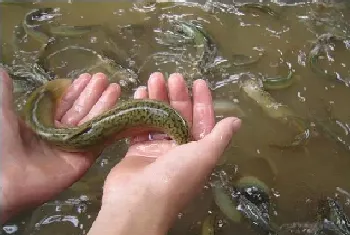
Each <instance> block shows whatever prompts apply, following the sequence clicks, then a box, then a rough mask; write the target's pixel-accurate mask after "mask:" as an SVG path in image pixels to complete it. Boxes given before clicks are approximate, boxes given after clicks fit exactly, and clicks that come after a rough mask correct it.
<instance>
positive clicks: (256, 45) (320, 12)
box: [0, 0, 350, 235]
mask: <svg viewBox="0 0 350 235" xmlns="http://www.w3.org/2000/svg"><path fill="white" fill-rule="evenodd" d="M239 2H248V1H239ZM249 2H254V1H249ZM256 2H257V1H256ZM277 2H279V3H288V5H285V4H281V5H277V4H270V5H269V7H266V6H267V5H264V6H261V5H251V7H246V6H241V5H240V4H235V5H232V4H230V3H227V2H225V1H219V2H214V1H203V2H201V4H198V3H187V4H179V5H175V4H171V3H158V4H154V3H152V2H151V1H150V2H149V3H147V4H143V3H136V4H134V3H126V2H121V3H109V2H103V3H98V5H97V3H78V2H76V1H74V3H53V2H52V3H42V2H40V1H38V2H36V3H35V4H30V3H23V4H7V3H2V4H1V5H0V10H1V15H0V17H1V22H2V25H1V26H2V27H1V30H2V31H1V64H2V65H3V66H5V67H6V68H7V69H8V70H9V72H10V73H11V74H12V77H13V79H14V82H15V93H16V105H17V106H16V107H17V108H18V109H19V110H20V109H21V106H22V105H23V102H24V101H25V98H26V95H28V94H29V93H30V91H31V90H32V89H34V88H35V87H37V86H40V84H42V83H44V82H46V81H48V80H52V79H55V78H57V77H68V78H72V79H74V78H75V77H76V76H77V74H79V73H82V72H85V71H90V72H96V71H102V72H105V73H107V74H108V75H109V78H110V79H111V81H117V82H120V83H121V85H122V87H123V92H124V93H123V94H124V96H123V98H124V99H128V98H130V97H131V95H132V92H133V91H134V90H135V88H137V87H138V86H141V85H146V81H147V77H148V75H149V74H150V73H151V72H154V71H161V72H164V73H165V75H166V76H168V75H169V74H170V73H173V72H181V73H183V74H184V75H185V77H186V79H187V80H188V83H189V84H191V81H193V80H194V79H196V78H199V77H201V78H204V79H205V80H207V81H208V83H209V85H210V87H211V89H212V91H213V96H214V98H215V108H216V116H217V120H220V119H221V118H223V117H225V116H228V115H236V116H239V117H240V118H242V120H243V126H242V128H241V130H240V131H239V133H237V135H235V136H234V139H233V141H232V144H231V145H230V148H228V149H227V151H226V152H225V154H224V155H223V156H222V159H221V161H220V163H219V164H218V166H217V169H216V170H215V172H214V173H213V175H212V179H211V181H210V182H208V185H206V187H205V189H204V191H203V193H202V194H201V195H199V196H198V198H197V199H198V200H195V201H194V202H193V203H192V204H191V205H190V206H189V207H188V208H187V209H186V210H185V211H184V212H183V213H182V214H180V215H179V219H178V220H177V222H176V225H175V226H174V228H172V230H171V231H170V234H175V235H177V234H200V233H201V231H202V232H203V231H207V232H208V231H212V230H214V231H215V234H233V233H237V234H240V233H244V234H266V233H268V232H270V233H273V232H276V231H278V230H279V229H280V228H284V230H283V234H285V233H288V234H307V233H310V231H313V232H316V231H321V230H319V229H320V226H321V227H322V231H323V232H325V233H326V232H329V231H333V233H335V234H349V224H346V223H345V225H344V224H341V223H337V222H335V221H333V220H334V218H337V219H338V221H343V222H344V221H345V222H346V221H347V220H348V219H347V217H346V215H350V181H349V178H350V173H349V172H350V171H349V170H348V169H349V167H350V157H349V155H350V134H349V133H350V109H349V105H348V102H347V101H348V100H349V98H350V93H349V91H350V90H349V89H350V87H349V84H350V70H349V66H350V64H349V61H350V8H349V6H348V5H347V3H346V2H345V3H344V2H341V1H323V2H330V4H316V3H313V4H293V3H295V1H293V2H292V1H288V0H284V1H277ZM43 7H49V8H48V9H47V10H48V11H49V12H46V13H45V12H44V13H42V12H41V13H40V12H38V11H33V9H37V8H43ZM50 8H51V9H50ZM97 8H98V9H99V12H103V14H98V13H96V9H97ZM50 11H52V12H50ZM24 19H27V21H24ZM53 39H54V40H53ZM306 131H307V132H306ZM305 133H306V134H305ZM299 140H300V141H299ZM277 146H278V147H277ZM125 151H126V144H125V142H124V141H120V142H118V143H117V144H116V145H114V146H111V147H110V148H108V149H106V151H105V152H104V153H103V154H102V155H101V156H100V158H99V159H98V160H97V162H96V164H95V165H94V166H93V167H92V168H91V169H90V171H89V172H88V173H87V174H86V175H85V176H84V178H83V179H82V180H81V181H79V182H77V183H75V184H74V185H72V186H71V187H70V188H69V189H68V190H67V191H65V192H63V193H62V194H61V195H59V196H58V197H57V198H55V199H54V200H52V201H50V202H47V203H45V204H43V205H42V206H41V207H39V208H37V209H36V210H34V211H33V212H32V213H30V214H28V215H23V216H22V217H21V218H18V219H16V220H15V221H12V222H9V223H8V224H6V225H4V226H3V228H2V233H4V234H48V233H50V234H55V233H57V234H85V233H87V232H88V230H89V228H90V226H91V224H92V222H93V221H94V219H95V218H96V216H97V213H98V210H99V207H100V203H101V201H100V200H101V192H102V185H103V181H104V178H105V177H106V175H107V174H108V172H109V170H110V169H111V168H112V167H113V166H114V165H115V164H116V163H118V161H119V160H120V158H121V157H123V154H124V153H125ZM249 176H252V177H249ZM247 177H248V179H256V180H253V181H245V183H244V184H243V183H242V182H243V179H247ZM217 180H220V182H221V186H220V187H223V188H222V190H223V191H220V190H221V188H219V189H218V190H212V187H213V186H212V183H213V182H218V181H217ZM261 182H262V183H261ZM237 185H240V186H239V187H238V186H237ZM259 185H260V187H258V186H259ZM262 185H266V187H265V186H264V187H262ZM254 187H256V188H254ZM264 188H268V189H269V190H264ZM252 189H254V190H255V189H256V190H258V189H259V190H260V191H259V190H258V191H254V190H253V191H254V192H255V194H249V193H248V192H250V190H252ZM213 192H216V193H219V194H217V195H215V196H214V195H213ZM259 195H260V196H261V195H267V196H264V198H266V197H268V198H269V200H265V201H261V200H257V198H259V197H258V196H259ZM215 198H221V201H220V202H217V200H215ZM335 199H336V200H335ZM267 207H268V208H267ZM233 209H234V210H233ZM238 211H240V212H238ZM324 211H328V212H327V213H325V212H324ZM237 212H238V217H237ZM208 213H209V214H210V216H209V217H208ZM227 215H230V216H227ZM254 215H260V217H254V218H253V216H254ZM330 215H332V217H329V216H330ZM235 216H236V217H235ZM230 218H235V219H230ZM237 218H241V219H239V221H238V222H237ZM254 220H256V221H260V222H257V223H258V224H256V225H258V226H255V227H254V226H251V223H249V221H250V222H252V221H254ZM322 221H328V222H327V223H323V222H322ZM329 221H330V222H329ZM247 222H248V223H247ZM259 223H260V224H259ZM202 234H205V232H203V233H202ZM207 234H209V233H207Z"/></svg>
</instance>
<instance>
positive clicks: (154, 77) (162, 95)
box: [148, 72, 169, 102]
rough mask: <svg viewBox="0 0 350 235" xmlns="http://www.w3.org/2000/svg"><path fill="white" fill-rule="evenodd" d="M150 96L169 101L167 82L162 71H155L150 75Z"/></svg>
mask: <svg viewBox="0 0 350 235" xmlns="http://www.w3.org/2000/svg"><path fill="white" fill-rule="evenodd" d="M148 96H149V98H150V99H154V100H160V101H164V102H169V99H168V92H167V88H166V83H165V80H164V76H163V74H162V73H158V72H157V73H153V74H151V76H150V77H149V79H148Z"/></svg>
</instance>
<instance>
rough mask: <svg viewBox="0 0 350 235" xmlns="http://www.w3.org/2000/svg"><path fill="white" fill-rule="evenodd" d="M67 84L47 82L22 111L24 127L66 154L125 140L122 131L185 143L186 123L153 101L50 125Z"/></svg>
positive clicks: (117, 107)
mask: <svg viewBox="0 0 350 235" xmlns="http://www.w3.org/2000/svg"><path fill="white" fill-rule="evenodd" d="M69 84H70V81H69V80H66V79H56V80H54V81H50V82H47V83H46V84H45V85H44V86H42V87H40V88H38V89H37V90H36V91H34V92H33V94H32V95H31V96H30V98H29V99H28V101H27V103H26V107H25V109H24V117H25V121H26V123H27V125H28V126H30V127H31V128H32V130H33V131H34V132H35V133H36V134H37V135H38V136H39V137H40V138H42V139H43V140H45V141H47V142H49V143H51V144H53V145H55V146H58V147H61V148H62V149H64V150H67V151H69V152H84V151H88V150H91V149H94V148H96V147H100V146H102V145H104V143H105V142H106V141H107V140H108V139H110V138H113V137H114V140H116V139H121V138H125V137H127V136H128V133H130V132H125V131H134V132H133V133H135V130H136V131H140V130H141V128H142V130H145V129H147V130H150V129H152V130H158V131H163V132H164V133H166V134H167V135H168V136H169V137H171V138H172V139H174V140H175V141H176V142H177V144H179V145H180V144H186V143H188V141H189V139H190V133H189V128H188V124H187V122H186V120H185V119H184V118H183V117H182V116H181V115H180V114H179V113H178V112H177V111H176V110H174V109H173V108H171V107H170V106H168V105H167V104H165V103H163V102H160V101H155V100H131V101H125V102H121V103H120V104H118V105H117V106H115V107H114V108H112V109H110V110H108V111H106V112H104V113H102V114H101V115H99V116H97V117H95V118H93V119H91V120H90V121H88V122H85V123H84V124H82V125H80V126H76V127H68V128H57V127H55V125H54V111H55V107H56V103H57V101H58V100H59V98H60V97H61V96H62V93H63V92H64V90H65V89H66V88H67V86H69Z"/></svg>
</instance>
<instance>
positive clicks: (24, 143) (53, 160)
mask: <svg viewBox="0 0 350 235" xmlns="http://www.w3.org/2000/svg"><path fill="white" fill-rule="evenodd" d="M0 78H1V86H2V92H1V133H2V138H1V151H2V152H1V165H0V166H1V176H0V179H1V194H0V215H1V223H3V222H5V221H6V220H7V219H9V218H10V217H12V216H14V215H15V214H17V213H18V212H20V211H22V210H24V209H27V208H30V207H33V206H37V205H40V204H41V203H43V202H45V201H47V200H49V199H51V198H52V197H53V196H55V195H57V194H58V193H60V192H62V191H63V190H64V189H66V188H67V187H69V186H70V185H72V184H73V183H74V182H75V181H77V180H78V179H79V178H80V177H81V176H82V175H83V174H84V173H85V172H86V171H87V170H88V168H89V167H90V166H91V165H92V163H93V162H94V161H95V159H96V157H97V156H98V154H96V153H95V154H93V153H68V152H64V151H61V150H58V149H56V148H55V147H52V146H50V145H48V144H46V143H45V142H44V141H42V140H40V139H38V138H37V137H36V135H35V134H34V133H33V132H32V131H30V130H29V129H28V128H27V127H26V126H25V124H24V123H23V122H22V121H21V120H20V119H19V118H18V117H17V115H16V113H15V112H14V110H13V100H12V99H13V97H12V89H13V88H12V80H11V78H10V77H9V76H8V74H7V73H6V72H5V71H4V70H1V69H0ZM119 96H120V87H119V85H118V84H109V83H108V79H107V77H106V76H105V75H104V74H101V73H98V74H95V75H93V76H91V75H90V74H82V75H81V76H80V77H79V78H78V79H76V80H75V81H74V82H73V83H72V85H71V86H70V87H69V88H68V90H67V92H66V94H65V95H64V97H63V99H62V102H61V103H60V105H59V107H57V112H56V118H55V119H56V120H55V122H56V126H76V125H79V124H82V123H83V122H85V121H87V120H89V119H91V118H93V117H94V116H97V115H98V114H100V113H102V112H103V111H104V110H107V109H109V108H111V107H112V106H114V105H115V103H116V101H117V99H118V98H119ZM4 133H6V136H5V135H4ZM5 137H6V138H5Z"/></svg>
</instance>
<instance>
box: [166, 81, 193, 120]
mask: <svg viewBox="0 0 350 235" xmlns="http://www.w3.org/2000/svg"><path fill="white" fill-rule="evenodd" d="M168 86H169V100H170V105H171V106H172V107H173V108H174V109H176V110H177V111H179V112H180V113H181V115H183V117H184V118H185V119H186V120H187V121H188V124H189V126H190V127H191V126H192V110H193V109H192V101H191V98H190V96H189V92H188V88H187V85H186V82H185V80H184V78H183V76H182V75H181V74H171V75H170V77H169V80H168Z"/></svg>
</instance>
